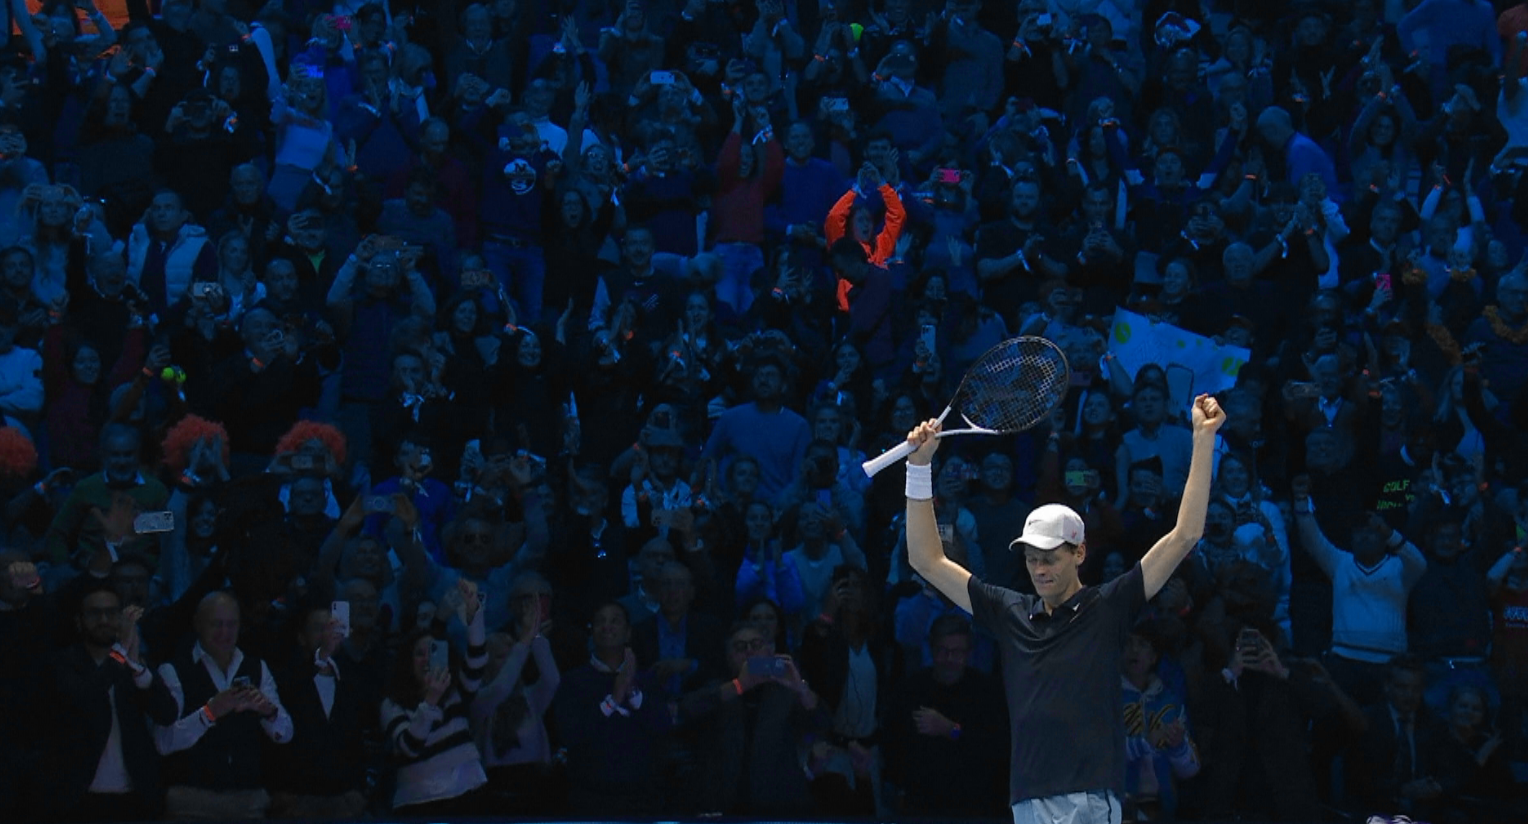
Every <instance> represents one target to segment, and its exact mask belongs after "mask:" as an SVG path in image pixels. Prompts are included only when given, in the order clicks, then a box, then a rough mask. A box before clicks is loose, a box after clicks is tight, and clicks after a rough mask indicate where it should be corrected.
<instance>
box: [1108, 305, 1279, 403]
mask: <svg viewBox="0 0 1528 824" xmlns="http://www.w3.org/2000/svg"><path fill="white" fill-rule="evenodd" d="M1109 351H1110V352H1113V353H1114V356H1115V357H1116V358H1117V359H1118V360H1119V365H1120V366H1122V367H1124V368H1125V371H1126V372H1127V373H1129V375H1130V378H1131V380H1134V379H1135V375H1136V372H1138V371H1140V369H1141V367H1143V366H1145V365H1146V364H1148V363H1155V364H1157V365H1158V366H1161V367H1163V368H1166V367H1168V366H1172V365H1177V366H1181V367H1184V368H1186V369H1188V370H1189V371H1191V372H1193V373H1194V382H1193V392H1194V393H1195V394H1201V393H1206V392H1209V393H1213V392H1219V391H1221V390H1224V389H1230V388H1231V387H1232V386H1235V385H1236V374H1237V372H1239V371H1241V367H1242V364H1244V363H1246V362H1247V360H1248V359H1249V358H1250V357H1251V356H1252V353H1251V352H1250V351H1248V350H1246V349H1244V348H1242V347H1240V346H1227V345H1223V344H1219V343H1216V342H1215V341H1213V340H1211V339H1210V338H1207V337H1205V336H1203V335H1196V334H1194V333H1193V332H1189V331H1187V330H1184V329H1180V328H1178V327H1176V326H1173V325H1172V324H1170V323H1157V322H1153V321H1152V320H1151V319H1150V318H1148V317H1146V316H1145V315H1140V314H1136V313H1135V312H1131V311H1130V310H1128V309H1116V310H1115V311H1114V323H1113V324H1112V326H1111V327H1110V329H1109ZM1173 400H1174V401H1176V400H1178V399H1177V398H1174V399H1173Z"/></svg>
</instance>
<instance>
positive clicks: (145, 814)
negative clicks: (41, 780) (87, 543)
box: [46, 581, 176, 821]
mask: <svg viewBox="0 0 1528 824" xmlns="http://www.w3.org/2000/svg"><path fill="white" fill-rule="evenodd" d="M142 615H143V608H142V607H128V608H125V609H124V607H123V603H122V599H121V597H120V596H118V595H117V593H116V591H115V590H114V589H112V587H111V585H110V584H108V583H106V582H105V581H100V582H95V583H93V584H91V585H90V586H89V587H88V588H86V589H85V592H84V596H83V597H82V598H81V599H80V606H79V613H78V615H77V616H76V617H75V626H76V627H77V628H78V630H79V633H80V636H81V640H80V643H78V644H75V645H74V646H72V647H70V648H68V649H66V650H63V651H61V652H59V653H58V654H56V655H55V656H54V657H53V680H52V686H51V689H50V690H49V692H50V695H49V696H47V698H48V700H51V701H53V702H55V704H54V705H55V707H56V708H57V709H56V711H55V712H53V713H50V714H51V716H52V718H53V725H54V729H53V740H54V742H55V743H54V745H53V746H52V747H50V748H49V749H48V750H47V752H48V754H49V764H48V768H47V770H46V774H47V775H49V776H50V777H52V779H53V780H54V782H55V783H54V784H53V786H52V787H51V788H50V792H49V793H48V796H49V800H50V801H51V802H52V804H53V807H54V809H55V810H56V812H57V814H58V817H59V818H60V819H64V820H71V821H102V820H110V821H152V820H154V819H155V818H156V817H157V816H158V814H159V807H160V803H161V801H162V795H161V788H160V784H159V759H158V758H157V757H156V756H155V754H154V742H153V738H152V737H151V736H150V734H149V727H148V724H146V723H145V718H147V719H151V720H153V721H154V722H155V723H158V724H172V723H174V722H175V717H176V716H175V701H174V698H173V697H172V696H171V695H170V691H169V689H167V688H166V686H165V683H164V681H163V680H161V679H159V678H156V677H155V675H154V671H153V670H151V669H149V668H148V667H146V666H144V665H143V663H142V659H141V658H140V656H139V640H138V619H139V618H140V617H141V616H142Z"/></svg>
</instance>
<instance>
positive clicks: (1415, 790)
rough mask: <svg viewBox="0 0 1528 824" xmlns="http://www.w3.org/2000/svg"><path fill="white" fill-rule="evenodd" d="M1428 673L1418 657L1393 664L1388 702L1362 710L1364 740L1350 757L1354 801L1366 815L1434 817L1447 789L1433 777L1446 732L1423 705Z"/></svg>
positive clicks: (1387, 678)
mask: <svg viewBox="0 0 1528 824" xmlns="http://www.w3.org/2000/svg"><path fill="white" fill-rule="evenodd" d="M1426 690H1427V668H1426V666H1425V665H1424V664H1423V662H1422V659H1420V658H1418V657H1416V656H1414V655H1410V654H1407V655H1397V656H1396V657H1394V658H1392V659H1390V663H1389V664H1388V665H1387V667H1386V674H1385V700H1384V701H1382V702H1380V703H1379V704H1377V705H1375V706H1372V707H1369V708H1368V709H1367V710H1365V711H1364V719H1365V721H1366V722H1367V726H1366V729H1365V731H1364V734H1363V737H1361V738H1360V739H1359V740H1358V743H1357V744H1356V745H1355V746H1354V749H1353V751H1352V752H1350V753H1349V754H1348V759H1347V764H1348V772H1349V779H1348V780H1349V784H1350V786H1351V788H1352V794H1353V799H1354V801H1355V802H1357V805H1358V806H1359V808H1361V809H1362V810H1363V811H1364V812H1366V813H1373V812H1379V813H1383V814H1386V815H1393V814H1397V813H1404V814H1406V815H1409V816H1413V817H1415V816H1418V815H1420V816H1423V817H1426V818H1429V819H1430V818H1431V817H1432V816H1431V813H1432V812H1434V811H1435V809H1436V806H1435V805H1436V803H1437V802H1438V800H1439V799H1440V798H1441V796H1442V794H1443V789H1442V787H1441V786H1439V784H1438V782H1437V781H1436V780H1435V779H1434V778H1433V775H1434V770H1433V767H1434V766H1435V765H1434V763H1433V756H1434V754H1435V753H1436V752H1437V751H1438V745H1439V744H1440V743H1441V739H1442V731H1441V729H1440V727H1439V726H1438V722H1437V720H1436V719H1434V718H1433V717H1432V715H1431V714H1430V713H1428V711H1427V707H1426V706H1425V705H1424V704H1423V703H1422V696H1423V694H1424V693H1425V692H1426Z"/></svg>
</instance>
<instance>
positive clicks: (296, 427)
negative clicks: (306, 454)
mask: <svg viewBox="0 0 1528 824" xmlns="http://www.w3.org/2000/svg"><path fill="white" fill-rule="evenodd" d="M313 441H318V442H319V443H320V444H321V445H323V447H324V449H325V450H326V451H328V453H329V454H330V455H332V456H333V457H334V462H335V463H336V464H339V465H341V466H343V465H344V463H345V436H344V435H343V434H342V433H341V432H340V431H339V430H338V429H335V428H334V427H332V426H330V425H329V424H326V423H319V422H317V421H298V422H297V423H295V424H292V428H291V429H288V430H287V433H286V434H285V435H282V436H281V440H279V441H277V442H276V454H277V455H287V454H291V453H293V452H300V451H302V448H303V447H304V446H306V445H308V444H309V443H311V442H313Z"/></svg>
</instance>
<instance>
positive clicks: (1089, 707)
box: [968, 564, 1146, 803]
mask: <svg viewBox="0 0 1528 824" xmlns="http://www.w3.org/2000/svg"><path fill="white" fill-rule="evenodd" d="M968 590H969V592H970V595H971V609H972V612H973V613H974V614H975V617H976V623H977V624H978V625H979V626H981V627H982V628H983V629H985V630H986V631H987V632H990V633H991V634H992V636H993V637H994V638H996V639H997V643H998V648H999V650H1000V651H1001V652H1002V657H1003V682H1004V688H1005V691H1006V692H1007V696H1008V713H1009V717H1010V718H1011V719H1012V722H1011V723H1012V725H1013V760H1012V774H1011V777H1010V778H1009V793H1010V800H1011V801H1013V802H1014V803H1017V802H1019V801H1025V800H1028V799H1031V798H1048V797H1050V796H1053V795H1064V794H1066V793H1075V792H1096V791H1101V790H1113V791H1114V794H1115V795H1117V796H1119V797H1120V798H1123V797H1124V795H1125V728H1124V715H1123V710H1122V706H1123V700H1124V699H1123V695H1122V690H1121V687H1120V678H1121V668H1120V659H1121V658H1122V657H1123V655H1124V649H1125V639H1126V637H1127V636H1128V634H1129V631H1130V627H1131V625H1133V624H1134V623H1135V618H1136V615H1137V613H1139V612H1140V610H1141V608H1142V607H1143V606H1144V605H1145V603H1146V584H1145V579H1143V578H1142V577H1141V566H1140V564H1136V565H1135V566H1134V567H1131V568H1130V570H1129V571H1128V572H1126V573H1125V574H1124V575H1121V576H1119V577H1118V578H1115V579H1114V580H1112V581H1109V582H1108V583H1106V584H1103V585H1102V586H1097V587H1085V588H1083V589H1082V591H1080V592H1078V593H1077V594H1076V595H1074V596H1072V598H1071V599H1070V600H1068V601H1067V602H1066V603H1065V604H1062V605H1061V606H1060V607H1058V608H1057V609H1056V611H1055V612H1053V613H1051V614H1049V615H1047V614H1046V612H1045V606H1044V604H1043V602H1041V600H1040V598H1039V597H1038V596H1035V595H1026V594H1023V593H1020V592H1014V591H1013V590H1010V589H1004V588H1002V587H997V586H992V585H990V584H986V583H983V582H982V581H980V580H978V579H977V578H976V577H975V576H972V577H971V582H970V584H969V585H968Z"/></svg>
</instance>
